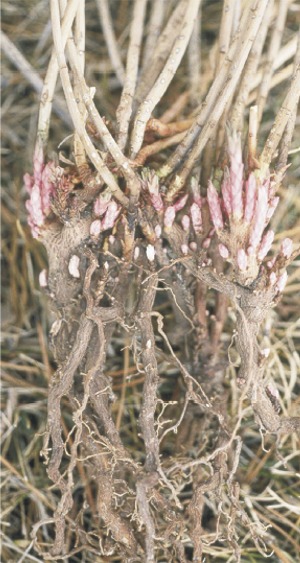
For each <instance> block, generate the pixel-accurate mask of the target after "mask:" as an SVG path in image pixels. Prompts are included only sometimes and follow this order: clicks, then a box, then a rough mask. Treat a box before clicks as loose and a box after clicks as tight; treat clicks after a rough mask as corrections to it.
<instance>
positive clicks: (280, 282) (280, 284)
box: [276, 270, 288, 292]
mask: <svg viewBox="0 0 300 563" xmlns="http://www.w3.org/2000/svg"><path fill="white" fill-rule="evenodd" d="M287 279H288V275H287V271H286V270H284V272H283V274H281V276H279V278H278V281H277V284H276V289H277V290H278V291H279V292H282V291H283V290H284V288H285V284H286V282H287Z"/></svg>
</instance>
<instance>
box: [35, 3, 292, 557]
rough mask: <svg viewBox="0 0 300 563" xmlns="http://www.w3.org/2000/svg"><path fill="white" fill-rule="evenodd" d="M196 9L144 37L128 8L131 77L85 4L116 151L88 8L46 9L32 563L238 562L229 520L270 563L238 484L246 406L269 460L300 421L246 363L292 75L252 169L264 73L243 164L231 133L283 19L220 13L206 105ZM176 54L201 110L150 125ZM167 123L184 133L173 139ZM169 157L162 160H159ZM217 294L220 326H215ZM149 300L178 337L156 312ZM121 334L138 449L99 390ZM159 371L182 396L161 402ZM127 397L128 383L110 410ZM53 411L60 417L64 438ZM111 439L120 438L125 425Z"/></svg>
mask: <svg viewBox="0 0 300 563" xmlns="http://www.w3.org/2000/svg"><path fill="white" fill-rule="evenodd" d="M200 4H201V2H200V1H199V0H198V1H195V0H181V1H179V2H177V3H175V5H174V7H173V4H172V5H171V4H170V6H169V9H167V10H165V12H163V13H160V11H159V6H160V3H159V2H153V3H151V6H150V19H149V21H148V20H147V2H146V1H143V2H139V1H138V0H135V2H133V6H131V5H130V10H131V9H132V13H131V12H130V14H129V20H130V21H131V22H132V23H131V26H130V29H129V39H128V41H129V42H128V51H127V60H126V63H125V61H124V60H122V58H123V53H122V52H121V50H120V48H119V46H118V40H117V33H116V31H115V30H114V28H113V26H114V16H115V12H114V15H112V13H110V10H111V11H114V10H115V8H114V7H113V6H110V5H109V3H108V2H106V1H105V2H97V5H98V8H99V12H100V16H101V25H102V29H103V34H104V37H105V41H106V44H107V48H108V54H109V57H110V59H111V63H112V67H113V69H114V71H115V73H116V75H117V77H118V80H119V82H120V84H122V85H123V90H122V93H121V97H120V102H119V105H118V108H117V109H116V125H117V135H116V137H115V136H114V135H113V134H112V133H111V130H110V129H109V128H108V126H107V123H106V121H105V119H104V118H103V117H101V116H100V114H99V111H98V109H97V104H96V102H94V99H93V98H94V94H95V91H94V88H93V85H92V87H91V86H88V85H87V83H86V81H85V77H84V59H83V53H84V50H85V47H84V32H85V29H84V27H85V26H84V3H83V2H78V1H76V0H72V1H71V2H68V3H67V4H66V3H65V2H63V1H61V2H59V1H58V0H51V18H52V29H53V42H54V50H53V54H52V57H51V61H50V63H49V67H48V72H47V74H46V79H45V87H46V86H47V88H49V95H48V98H47V99H46V98H45V97H44V98H43V103H42V105H41V111H40V118H39V128H38V137H37V143H36V148H35V153H34V158H33V174H32V175H29V174H26V175H25V186H26V189H27V192H28V194H29V199H28V201H27V203H26V207H27V211H28V222H29V225H30V227H31V231H32V234H33V236H34V237H36V238H38V239H39V240H40V241H41V243H42V244H43V245H44V246H45V248H46V250H47V253H48V263H49V266H48V270H47V271H42V272H41V274H40V285H41V287H43V288H44V290H45V291H46V292H47V293H48V295H49V299H50V300H51V303H52V307H53V309H54V310H55V311H56V315H57V319H56V321H55V322H54V324H53V326H52V328H51V339H52V346H53V350H54V354H55V360H56V362H57V371H56V372H55V374H54V376H53V379H52V381H51V384H50V389H49V399H48V425H47V431H46V434H45V444H44V449H43V455H44V457H45V461H46V463H47V470H48V475H49V477H50V479H51V480H52V481H53V483H54V485H55V487H56V488H57V490H58V491H59V492H60V499H59V502H58V504H57V507H56V509H55V511H54V514H53V516H52V520H51V521H50V523H49V520H47V521H45V522H41V523H40V524H39V525H38V526H37V527H35V530H34V532H33V539H34V540H35V542H36V548H37V549H38V550H39V551H40V553H41V555H42V556H43V558H44V559H45V560H60V559H65V558H67V557H72V553H77V552H78V551H80V550H85V551H86V552H89V550H90V552H91V553H95V550H96V553H98V554H99V555H100V556H103V557H109V556H112V555H113V556H115V557H119V558H120V560H122V561H147V562H148V563H150V562H154V561H175V560H180V561H188V560H190V559H188V557H189V556H188V552H189V553H192V558H193V559H192V560H193V561H201V560H202V557H203V554H204V553H210V549H211V547H210V546H211V545H212V544H217V542H218V541H221V540H222V541H223V542H224V541H225V542H226V544H227V546H228V549H229V550H231V553H233V554H234V556H235V558H236V560H238V561H239V560H241V559H240V558H241V544H240V542H239V540H238V529H239V526H240V525H241V524H240V522H239V520H241V522H242V525H243V526H244V528H245V529H246V530H247V532H248V533H249V534H250V536H251V538H252V541H253V542H254V544H255V546H256V549H257V550H258V551H259V553H261V554H262V555H263V556H266V555H268V552H269V548H268V544H269V543H270V541H271V540H270V537H271V536H270V534H269V532H267V530H266V528H265V527H264V525H263V523H262V522H260V521H259V519H253V518H252V517H251V511H247V510H246V509H245V508H244V506H243V503H242V502H241V495H240V490H239V483H238V477H237V475H236V472H237V468H238V465H239V456H240V452H241V448H242V433H241V424H242V420H243V417H244V409H245V404H248V405H249V406H251V409H252V412H253V414H254V418H255V421H256V423H257V424H258V425H259V427H260V429H261V431H262V432H264V433H267V434H273V435H274V436H276V438H277V440H279V439H280V438H281V437H282V436H284V435H285V434H289V433H292V432H294V431H298V432H299V428H300V418H297V417H290V416H282V415H280V414H279V409H280V402H279V396H278V392H277V389H276V387H274V386H273V384H271V383H270V382H269V381H268V380H267V378H266V366H267V363H268V353H269V351H268V350H267V349H265V348H261V345H260V331H261V326H262V324H263V322H264V320H265V319H266V316H267V315H268V313H269V311H270V309H271V308H272V307H274V306H275V305H276V304H277V303H278V301H279V299H280V297H281V295H282V292H283V290H284V287H285V284H286V281H287V267H288V265H289V263H290V262H291V261H292V260H293V259H294V257H295V255H296V253H297V249H296V247H295V245H293V241H292V240H291V239H290V238H285V239H284V240H283V241H282V243H281V245H280V248H277V249H276V250H275V249H274V248H273V247H272V244H273V240H274V232H273V230H272V229H270V226H269V223H270V220H271V217H272V215H273V213H274V211H275V209H276V206H277V205H278V202H279V196H278V195H277V191H278V187H279V185H280V184H281V181H282V178H283V176H284V173H285V171H286V165H287V151H285V152H284V155H285V157H284V158H283V157H282V154H283V153H281V160H280V168H276V166H275V163H274V162H273V163H272V159H273V158H274V156H275V151H276V149H277V147H278V145H279V143H280V141H281V140H282V139H283V138H284V131H285V129H286V128H287V131H288V133H287V134H286V137H285V139H286V142H285V145H286V143H290V141H291V139H292V129H293V127H294V124H295V117H294V116H295V111H296V107H297V102H298V98H299V92H300V78H299V76H300V73H299V61H298V60H295V69H294V74H293V77H292V80H291V83H290V86H289V89H288V91H287V94H286V97H285V100H284V102H283V104H282V108H281V109H280V110H279V112H278V114H277V117H276V119H275V123H274V126H273V128H272V129H271V131H270V134H269V137H268V139H267V141H266V144H265V147H264V148H263V150H262V154H261V157H260V156H259V154H258V153H259V151H258V149H257V134H258V135H259V131H258V132H257V129H258V125H259V122H260V119H261V115H262V113H263V110H264V106H265V98H266V96H267V94H268V92H269V89H270V85H271V77H272V72H271V70H270V69H267V71H266V70H264V72H263V74H262V79H261V83H260V86H259V89H258V113H259V115H258V114H257V106H256V105H253V107H251V108H250V123H249V132H248V148H247V153H248V154H246V155H245V154H243V151H242V140H241V134H240V132H241V131H242V129H243V128H242V122H243V120H244V119H245V111H246V108H247V106H248V99H249V96H250V89H251V88H250V82H251V80H252V79H253V74H252V73H256V71H257V68H258V67H259V65H260V61H261V54H262V53H263V52H264V48H265V44H266V39H267V37H269V35H270V34H271V43H270V46H269V51H268V57H269V58H270V57H271V56H272V54H273V53H274V52H276V53H279V52H280V48H281V42H282V31H283V26H284V23H285V18H286V16H287V11H288V7H289V5H290V3H288V2H281V1H279V2H271V1H270V0H259V1H258V0H252V1H251V2H248V3H247V6H246V8H245V9H242V10H241V13H240V21H239V22H235V21H234V17H233V13H231V12H230V10H229V4H230V3H228V2H227V0H224V9H223V16H222V25H221V28H220V37H219V38H217V43H216V44H217V45H218V46H219V48H218V49H216V50H215V61H214V64H215V70H216V73H215V77H214V75H213V73H212V75H211V83H210V85H209V87H208V90H207V91H200V89H201V79H200V78H199V76H198V73H199V72H200V51H199V53H198V57H196V58H195V56H192V55H193V49H195V48H197V49H199V50H200V49H201V45H200V37H199V29H200V24H199V18H200ZM236 4H238V3H236ZM274 13H275V15H274ZM274 18H275V27H274ZM159 32H161V34H160V35H158V34H159ZM153 37H156V38H157V42H156V45H155V46H154V45H153ZM189 44H190V47H189V49H190V52H189V53H190V54H189V58H188V61H187V64H188V66H189V68H190V69H191V65H192V64H193V61H196V63H195V64H196V66H197V76H196V78H195V77H194V78H193V76H192V73H191V72H189V73H188V72H187V76H189V80H190V84H188V87H189V86H190V87H191V89H194V88H195V85H198V87H199V92H196V93H195V92H194V91H193V92H192V91H189V92H188V93H184V94H183V95H182V96H179V94H178V96H177V95H176V96H175V97H174V104H173V106H172V107H171V108H168V111H167V112H165V113H164V112H163V109H162V108H163V100H162V98H163V96H164V94H165V93H166V91H167V89H168V87H169V85H170V84H171V83H172V84H174V81H175V80H176V73H177V70H178V68H179V65H180V64H181V65H182V67H181V68H184V64H185V63H184V59H183V57H184V54H185V52H186V51H187V49H188V46H189ZM143 49H144V50H143ZM294 53H295V49H294V51H293V54H294ZM194 55H195V53H194ZM201 60H202V59H201ZM148 65H149V68H147V67H148ZM263 68H264V67H263ZM58 72H59V75H60V79H61V83H62V86H63V90H64V95H65V98H66V101H67V105H68V109H69V112H70V115H71V118H72V120H73V124H74V146H73V157H72V154H70V158H74V159H75V164H71V162H70V164H69V165H68V166H61V165H58V164H57V162H53V161H47V158H46V144H47V136H48V131H49V115H50V112H51V106H50V100H51V99H52V95H53V91H54V86H55V83H56V79H57V74H58ZM139 73H141V80H140V82H139V79H138V76H139ZM241 77H243V78H242V79H241V83H240V88H239V87H238V82H239V80H240V78H241ZM45 87H44V90H43V91H45ZM199 99H201V100H202V102H201V104H200V105H199V106H198V107H197V108H196V110H193V107H191V106H195V103H196V102H195V100H196V101H197V100H199ZM189 100H190V104H191V105H190V106H189ZM160 104H161V106H162V107H161V106H160ZM154 111H155V114H154V113H153V112H154ZM224 112H226V115H227V116H228V122H229V123H230V122H231V117H232V123H233V125H234V129H230V128H228V130H227V135H226V142H225V146H224V147H222V151H221V156H222V159H221V160H220V161H219V162H218V161H217V159H216V157H214V158H213V159H212V161H211V162H210V168H209V170H208V171H206V173H207V172H208V176H209V177H210V180H209V182H208V185H204V186H201V187H200V185H199V182H198V180H197V174H198V173H199V166H201V157H202V153H203V149H204V148H205V147H206V145H207V143H208V141H210V142H211V143H212V145H211V146H212V147H213V146H214V143H215V142H216V139H217V138H219V137H218V135H219V131H218V126H219V125H220V129H221V127H222V123H221V121H220V120H221V118H222V117H223V116H224ZM179 113H180V114H181V115H182V114H185V115H184V117H183V119H181V120H177V121H176V116H177V115H178V114H179ZM159 116H160V117H159ZM171 120H173V121H175V122H172V121H171ZM91 126H92V128H93V132H94V136H93V135H92V134H91V133H90V129H89V127H91ZM95 132H96V135H95ZM96 136H97V138H98V139H100V140H101V148H99V145H97V144H96V141H95V138H96ZM157 137H161V138H159V139H157ZM174 145H177V146H176V149H175V150H174V151H173V152H171V154H170V153H168V152H166V149H167V147H172V146H174ZM168 154H169V157H168V160H167V161H166V158H167V155H168ZM147 161H148V163H149V164H148V167H143V166H144V165H145V163H147ZM203 166H204V163H203ZM275 168H276V172H275ZM211 289H213V290H215V292H214V293H213V295H214V304H213V307H214V313H213V315H212V316H211V318H210V319H209V318H208V316H207V309H208V307H211V291H210V290H211ZM162 292H163V294H164V295H165V296H166V297H165V302H166V303H167V307H168V311H169V313H168V315H169V316H170V314H171V312H172V316H173V318H174V320H175V326H172V323H171V326H170V323H169V322H168V315H165V316H164V315H163V312H162V311H161V310H160V307H159V302H160V301H159V299H160V297H159V296H160V295H161V294H162ZM229 303H230V304H231V306H233V308H234V311H235V315H236V327H235V332H234V335H233V340H234V343H235V346H236V350H237V351H238V354H239V358H240V364H239V369H238V375H237V379H236V383H237V386H238V388H239V401H238V408H237V410H236V412H235V413H233V415H229V412H228V408H227V399H228V389H227V388H226V382H225V375H226V367H227V360H226V355H225V353H224V352H225V350H224V346H223V344H222V339H221V335H222V332H223V329H224V324H225V322H226V318H227V314H228V306H229ZM162 310H163V309H162ZM116 334H122V335H123V337H124V339H126V342H127V343H129V348H130V349H129V351H128V352H127V358H130V365H131V366H134V367H135V369H136V370H137V372H138V373H139V374H141V375H142V379H143V391H142V396H141V395H140V394H139V393H138V395H137V396H138V405H139V412H138V413H135V414H136V415H137V416H138V420H139V428H140V435H139V436H137V438H136V442H135V444H134V445H133V444H130V441H129V439H128V438H126V436H125V437H124V433H123V432H122V424H121V427H120V421H121V420H122V413H123V411H122V409H123V407H122V409H121V410H119V411H118V412H119V414H118V422H116V416H115V414H116V409H115V408H114V402H115V400H116V397H115V396H114V394H113V392H112V387H111V380H110V378H109V377H108V375H107V367H106V366H107V361H108V359H107V358H108V354H109V353H111V352H110V350H111V349H112V348H113V349H116V343H115V342H116V340H115V339H116ZM186 336H187V338H186ZM183 344H184V345H183ZM127 345H128V344H127ZM170 368H171V370H173V373H176V374H177V383H176V384H174V385H173V389H172V388H171V391H170V390H168V392H165V391H164V385H163V382H164V381H168V380H170V377H169V376H167V375H166V373H168V370H169V369H170ZM165 372H166V373H165ZM125 386H126V378H125V377H124V381H123V391H124V393H123V400H124V397H125V390H124V389H125ZM166 387H167V388H168V385H167V386H166ZM164 397H165V398H164ZM63 401H67V404H68V407H69V408H70V409H71V412H72V427H71V428H70V429H69V432H68V434H67V436H66V437H63V433H62V425H61V415H62V403H63ZM120 408H121V407H120ZM123 419H124V420H125V419H126V420H127V422H128V414H126V413H125V412H124V413H123ZM195 423H196V425H195ZM189 430H190V431H191V436H189V440H190V441H189V440H187V435H188V434H189ZM192 433H194V434H193V436H194V438H193V439H192ZM212 433H213V434H214V435H215V436H216V438H215V439H214V440H213V444H212V448H211V449H206V447H205V436H206V435H208V436H212ZM176 435H177V439H174V436H176ZM184 436H186V438H184ZM180 437H181V438H180ZM185 440H186V444H185ZM197 440H198V446H196V443H197ZM188 443H189V444H190V446H189V445H188ZM79 466H80V467H82V466H83V467H84V469H85V473H86V476H87V477H86V478H87V480H88V482H89V487H90V490H92V491H93V494H92V495H90V497H88V495H86V496H85V503H83V504H82V507H81V509H80V514H79V513H78V515H77V516H78V518H77V516H76V518H74V516H73V515H74V494H75V488H76V483H77V482H78V467H79ZM185 487H189V493H188V495H187V496H185V495H184V494H183V493H182V491H183V489H184V488H185ZM91 499H92V500H91ZM213 499H217V502H215V501H214V500H213ZM207 502H211V503H214V502H215V505H216V506H219V510H218V511H217V513H216V525H215V529H214V537H213V539H212V536H211V534H210V533H208V532H207V531H205V530H204V528H203V514H204V510H205V505H206V503H207ZM221 507H222V509H221ZM85 518H88V520H89V524H88V527H87V526H85V525H84V521H85ZM228 523H229V525H227V524H228ZM42 524H43V526H44V527H47V526H50V525H51V524H53V525H54V527H55V539H54V541H53V544H52V545H49V546H48V548H47V549H46V548H45V547H42V546H41V545H40V543H39V538H40V535H41V526H42ZM67 528H69V534H68V537H69V541H68V543H67V541H66V537H67ZM37 530H39V535H38V534H37ZM70 537H71V539H70ZM41 543H43V542H41ZM48 543H49V542H48Z"/></svg>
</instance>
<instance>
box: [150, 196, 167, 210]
mask: <svg viewBox="0 0 300 563" xmlns="http://www.w3.org/2000/svg"><path fill="white" fill-rule="evenodd" d="M150 199H151V203H152V205H153V207H154V209H155V211H157V212H158V213H161V212H162V211H163V210H164V203H163V200H162V197H161V195H160V194H157V195H155V194H150Z"/></svg>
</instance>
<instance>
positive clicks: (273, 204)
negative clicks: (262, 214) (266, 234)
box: [266, 197, 279, 222]
mask: <svg viewBox="0 0 300 563" xmlns="http://www.w3.org/2000/svg"><path fill="white" fill-rule="evenodd" d="M278 203H279V197H273V199H272V200H271V201H270V202H269V209H268V211H267V218H266V220H267V222H269V221H270V219H271V217H273V214H274V211H275V209H276V207H277V205H278Z"/></svg>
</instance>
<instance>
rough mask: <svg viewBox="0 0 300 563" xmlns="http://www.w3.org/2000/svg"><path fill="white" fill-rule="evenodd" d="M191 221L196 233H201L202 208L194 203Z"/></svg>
mask: <svg viewBox="0 0 300 563" xmlns="http://www.w3.org/2000/svg"><path fill="white" fill-rule="evenodd" d="M190 213H191V219H192V224H193V227H194V231H195V233H200V232H201V229H202V215H201V207H200V206H199V205H198V203H196V202H194V203H192V205H191V207H190Z"/></svg>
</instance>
